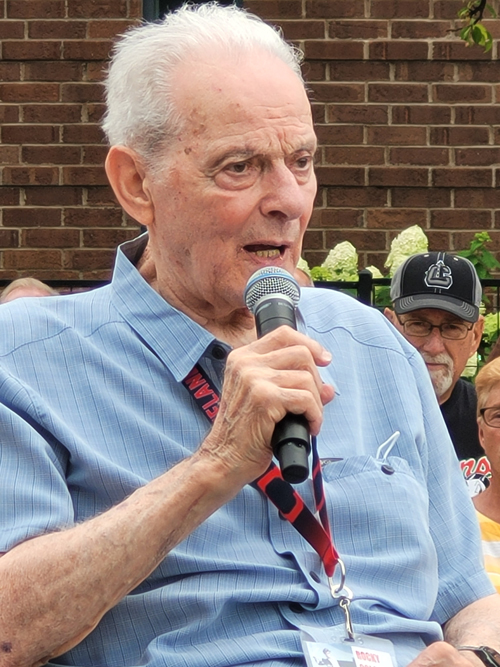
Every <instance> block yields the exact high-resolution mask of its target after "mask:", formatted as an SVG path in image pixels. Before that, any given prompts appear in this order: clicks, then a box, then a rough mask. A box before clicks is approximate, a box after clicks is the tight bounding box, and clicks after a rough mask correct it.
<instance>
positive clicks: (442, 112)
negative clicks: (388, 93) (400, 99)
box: [392, 106, 451, 125]
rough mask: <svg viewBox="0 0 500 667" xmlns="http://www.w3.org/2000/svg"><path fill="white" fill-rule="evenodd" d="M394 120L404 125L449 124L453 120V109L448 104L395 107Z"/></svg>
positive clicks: (393, 111) (393, 110)
mask: <svg viewBox="0 0 500 667" xmlns="http://www.w3.org/2000/svg"><path fill="white" fill-rule="evenodd" d="M392 122H393V123H396V124H404V125H431V124H432V125H448V124H449V123H450V122H451V109H450V107H446V106H413V107H411V106H404V107H393V108H392Z"/></svg>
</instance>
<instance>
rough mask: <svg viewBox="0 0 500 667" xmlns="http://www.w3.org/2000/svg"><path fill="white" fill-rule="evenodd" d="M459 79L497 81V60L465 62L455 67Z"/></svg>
mask: <svg viewBox="0 0 500 667" xmlns="http://www.w3.org/2000/svg"><path fill="white" fill-rule="evenodd" d="M457 75H458V80H459V81H473V82H478V81H484V82H491V83H497V82H498V78H499V73H498V61H495V62H489V63H485V62H479V63H477V62H467V63H461V64H460V67H457Z"/></svg>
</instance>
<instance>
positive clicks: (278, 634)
mask: <svg viewBox="0 0 500 667" xmlns="http://www.w3.org/2000/svg"><path fill="white" fill-rule="evenodd" d="M107 103H108V114H107V117H106V119H105V122H104V127H105V130H106V132H107V134H108V137H109V140H110V144H111V148H110V151H109V155H108V158H107V162H106V169H107V173H108V176H109V179H110V182H111V184H112V186H113V189H114V191H115V193H116V196H117V197H118V199H119V201H120V203H121V204H122V206H123V207H124V209H125V210H126V211H127V212H128V213H129V214H130V215H131V216H133V217H134V218H135V219H136V220H138V221H139V222H140V223H142V224H144V225H147V227H148V234H147V235H143V236H141V237H139V238H138V239H136V240H135V241H132V242H129V243H127V244H125V245H124V246H122V247H121V248H120V249H119V251H118V255H117V261H116V266H115V271H114V275H113V281H112V283H111V285H109V286H106V287H104V288H102V289H99V290H95V291H94V292H89V293H86V294H79V295H75V296H66V297H64V298H62V297H61V298H59V297H55V298H54V299H40V300H37V299H34V300H31V301H30V303H29V307H28V306H27V305H26V302H25V301H23V300H22V299H20V300H17V301H15V302H13V303H12V304H8V305H5V306H3V307H2V309H0V310H1V312H0V323H1V327H2V337H1V338H0V354H1V359H2V362H1V364H0V401H1V402H0V442H1V443H2V450H1V456H0V477H1V479H2V484H1V485H0V516H1V526H2V530H1V533H0V540H1V542H0V551H2V552H3V553H4V555H3V556H2V557H0V665H1V666H2V667H13V666H14V665H16V666H23V667H25V666H27V665H42V664H44V663H46V662H50V664H51V665H78V666H79V667H84V666H89V667H90V666H92V667H95V666H96V665H100V666H106V667H112V666H115V665H116V666H120V667H125V666H127V667H128V666H134V667H135V666H138V665H147V666H149V667H159V666H163V667H167V666H168V667H202V666H203V667H240V666H243V665H245V666H247V667H257V665H258V666H259V667H264V666H267V667H277V666H278V665H279V666H281V667H284V666H287V667H304V665H305V661H306V660H309V658H308V657H307V656H308V654H309V655H310V653H309V645H310V644H312V643H317V644H318V645H319V644H321V647H322V648H326V647H328V648H329V650H331V651H332V655H334V656H335V651H336V650H338V651H340V650H342V653H343V654H345V653H346V652H351V656H352V664H353V665H354V663H355V660H357V662H356V664H359V659H360V658H359V656H358V657H356V653H355V652H354V648H355V647H357V648H358V649H359V650H358V653H360V655H369V656H370V659H375V658H377V659H378V661H379V662H381V663H383V664H385V665H389V664H393V665H394V666H395V665H396V664H397V665H399V666H400V667H403V666H406V665H408V664H409V663H411V664H412V665H413V667H418V666H423V665H426V666H428V665H433V664H435V665H437V664H447V665H454V666H456V667H466V666H467V665H470V664H471V663H473V664H476V665H481V660H482V659H486V658H487V655H488V654H492V650H493V649H495V648H497V649H498V648H500V605H499V598H498V597H497V595H496V594H495V593H494V589H493V587H492V585H491V583H490V582H489V580H488V577H487V575H486V573H485V571H484V568H483V565H482V559H481V549H480V540H479V531H478V527H477V523H476V519H475V515H474V510H473V507H472V505H471V503H470V500H469V498H468V497H467V494H466V492H465V489H464V488H463V485H462V484H461V483H460V471H458V470H456V471H455V472H454V471H453V466H452V465H451V463H452V461H453V459H454V452H453V448H452V445H451V442H450V440H449V436H448V434H447V431H446V427H445V425H444V422H443V421H442V418H441V415H440V413H439V409H438V407H437V404H436V402H435V399H434V396H433V394H432V389H431V387H430V383H429V381H428V377H427V375H426V370H425V366H424V364H423V362H422V360H421V358H420V356H419V355H418V354H417V353H416V352H415V350H414V348H412V347H411V346H410V345H409V344H408V343H407V342H406V341H405V340H404V339H403V338H402V337H401V336H399V335H398V334H397V332H395V331H394V329H393V328H392V327H391V326H390V324H389V323H388V322H387V320H386V319H385V318H383V316H381V315H380V314H379V313H378V312H377V311H375V310H373V309H370V308H367V307H364V306H362V305H361V304H358V303H357V302H356V301H355V300H354V299H351V298H350V297H348V296H344V295H341V294H335V293H332V292H330V291H328V290H326V291H325V290H316V289H311V290H308V289H304V290H303V294H302V298H301V301H300V304H299V308H298V313H297V319H298V328H299V330H298V331H295V330H294V329H293V328H290V327H279V328H278V329H276V330H275V331H272V332H271V333H268V334H266V335H264V336H263V337H262V338H260V339H257V336H256V330H255V324H254V319H253V316H252V315H251V314H250V312H249V311H248V310H247V309H246V308H245V304H244V298H243V293H244V289H245V285H246V283H247V281H248V280H249V278H250V277H251V276H252V275H253V274H254V272H255V271H256V270H257V269H259V268H261V267H278V268H280V269H285V270H287V271H288V272H290V273H292V272H293V270H294V267H295V266H296V264H297V261H298V259H299V256H300V250H301V242H302V238H303V235H304V231H305V228H306V225H307V222H308V220H309V217H310V215H311V211H312V207H313V201H314V196H315V191H316V182H315V177H314V171H313V157H314V152H315V149H316V138H315V134H314V131H313V125H312V120H311V110H310V106H309V103H308V100H307V96H306V93H305V90H304V84H303V82H302V79H301V77H300V68H299V63H298V61H297V57H296V52H295V51H294V50H293V49H291V48H289V47H288V46H287V45H286V44H285V43H284V42H283V41H282V40H281V38H280V37H279V36H278V34H277V33H276V32H275V31H274V30H272V28H270V27H269V26H266V25H265V24H264V23H262V22H261V21H259V20H258V19H256V18H255V17H252V16H250V15H247V14H245V13H244V12H243V11H241V10H238V9H236V8H235V7H230V8H226V9H223V8H219V7H217V6H214V5H203V6H201V7H200V8H192V7H191V8H183V9H182V10H181V11H179V12H178V13H174V14H172V15H169V16H168V17H167V18H166V19H165V20H164V21H163V22H161V23H158V24H154V25H144V26H141V27H139V28H137V29H135V30H134V31H132V32H131V33H129V34H128V36H126V37H125V38H124V39H122V41H121V42H120V43H119V44H118V46H117V49H116V52H115V54H114V58H113V62H112V64H111V68H110V72H109V77H108V81H107ZM334 387H335V389H334ZM334 393H335V398H334ZM209 406H210V407H209ZM287 413H295V414H297V415H304V417H305V420H307V422H308V424H309V429H310V433H311V435H312V436H313V438H312V446H313V460H314V466H313V468H314V493H313V490H312V486H313V484H312V481H311V480H306V481H304V482H303V483H301V484H298V485H297V486H296V487H291V486H288V485H287V484H286V482H284V481H283V480H282V479H281V478H280V475H279V471H278V469H277V468H276V467H273V466H272V465H271V461H272V450H271V440H272V436H273V433H274V431H275V427H276V424H277V423H278V422H280V421H281V420H282V419H283V418H284V416H285V415H286V414H287ZM207 417H209V419H210V420H212V421H213V423H212V424H211V423H209V420H208V419H207ZM320 462H321V464H322V465H320ZM321 468H322V470H323V482H324V483H323V484H321V475H320V470H321ZM444 470H446V471H447V474H446V475H443V474H442V472H443V471H444ZM294 488H295V491H294ZM297 494H299V495H297ZM299 496H300V497H299ZM269 498H270V499H272V500H273V502H275V503H277V505H278V506H279V507H280V511H279V512H278V510H277V509H276V507H274V505H273V504H272V503H271V502H270V501H269ZM315 504H316V505H317V508H318V517H319V518H318V519H317V518H316V516H315V515H314V513H313V512H314V505H315ZM309 508H312V511H310V509H309ZM329 524H330V526H331V532H332V534H333V538H334V542H335V548H334V547H333V546H332V544H331V541H330V538H329V533H330V527H329ZM339 556H340V560H339ZM344 575H345V576H344ZM360 635H364V637H360ZM345 637H348V638H349V639H350V640H352V643H351V642H347V643H346V642H345V641H344V638H345ZM443 639H444V640H445V641H443ZM302 640H303V641H302ZM351 646H352V651H351ZM482 646H489V647H490V649H483V648H481V647H482ZM360 647H363V649H362V650H361V649H360ZM466 647H468V648H466ZM471 647H472V648H471ZM313 652H314V651H313ZM58 656H60V657H58ZM374 656H375V658H374Z"/></svg>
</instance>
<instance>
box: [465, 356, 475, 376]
mask: <svg viewBox="0 0 500 667" xmlns="http://www.w3.org/2000/svg"><path fill="white" fill-rule="evenodd" d="M476 373H477V352H474V354H473V355H472V357H469V358H468V359H467V363H466V364H465V368H464V370H463V371H462V377H464V378H473V377H474V376H475V374H476Z"/></svg>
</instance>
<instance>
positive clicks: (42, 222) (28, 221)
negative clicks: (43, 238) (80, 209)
mask: <svg viewBox="0 0 500 667" xmlns="http://www.w3.org/2000/svg"><path fill="white" fill-rule="evenodd" d="M3 224H4V226H6V227H9V226H10V227H43V226H50V227H56V226H60V225H61V209H60V208H30V207H28V206H20V207H19V208H15V209H5V210H4V221H3Z"/></svg>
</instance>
